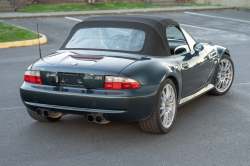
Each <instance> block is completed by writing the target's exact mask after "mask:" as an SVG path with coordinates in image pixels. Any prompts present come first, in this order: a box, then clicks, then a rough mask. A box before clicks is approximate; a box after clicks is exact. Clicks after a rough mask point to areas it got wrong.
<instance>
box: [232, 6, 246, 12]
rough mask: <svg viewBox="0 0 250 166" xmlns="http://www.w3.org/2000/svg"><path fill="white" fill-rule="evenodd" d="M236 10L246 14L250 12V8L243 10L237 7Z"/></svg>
mask: <svg viewBox="0 0 250 166" xmlns="http://www.w3.org/2000/svg"><path fill="white" fill-rule="evenodd" d="M235 9H236V10H238V11H246V12H250V8H244V7H243V8H241V7H237V8H235Z"/></svg>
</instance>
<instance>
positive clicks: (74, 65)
mask: <svg viewBox="0 0 250 166" xmlns="http://www.w3.org/2000/svg"><path fill="white" fill-rule="evenodd" d="M77 65H78V63H76V62H73V63H71V64H70V66H72V67H76V66H77Z"/></svg>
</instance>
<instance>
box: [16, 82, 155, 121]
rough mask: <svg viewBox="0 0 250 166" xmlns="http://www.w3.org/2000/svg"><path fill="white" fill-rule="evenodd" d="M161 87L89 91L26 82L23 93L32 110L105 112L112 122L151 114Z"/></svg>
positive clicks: (76, 112)
mask: <svg viewBox="0 0 250 166" xmlns="http://www.w3.org/2000/svg"><path fill="white" fill-rule="evenodd" d="M158 88H159V84H157V85H147V86H142V87H141V88H139V89H135V90H122V91H121V90H98V89H89V90H88V89H84V88H69V87H58V86H47V85H39V84H32V83H27V82H24V83H23V85H22V86H21V88H20V95H21V98H22V100H23V103H24V104H25V106H26V107H27V108H29V109H30V110H32V111H36V110H37V108H40V107H42V108H51V109H53V110H55V111H58V112H62V113H65V114H83V115H86V114H89V113H103V115H104V117H105V118H106V119H107V120H109V121H137V120H141V119H145V118H148V117H149V116H150V115H151V113H152V111H153V108H154V105H155V102H156V96H158V95H157V90H158Z"/></svg>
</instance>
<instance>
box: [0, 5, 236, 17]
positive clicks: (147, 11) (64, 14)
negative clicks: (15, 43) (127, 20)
mask: <svg viewBox="0 0 250 166" xmlns="http://www.w3.org/2000/svg"><path fill="white" fill-rule="evenodd" d="M232 9H235V8H234V7H218V6H216V7H215V6H207V7H173V8H147V9H126V10H98V11H76V12H51V13H18V12H16V13H9V14H8V13H6V14H5V15H3V14H2V16H0V20H6V19H31V18H49V17H69V16H98V15H122V14H152V13H173V12H185V11H189V12H197V11H215V10H232Z"/></svg>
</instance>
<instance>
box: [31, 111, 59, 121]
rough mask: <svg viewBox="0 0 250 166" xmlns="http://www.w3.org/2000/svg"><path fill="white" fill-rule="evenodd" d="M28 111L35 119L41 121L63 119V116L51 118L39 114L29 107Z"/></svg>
mask: <svg viewBox="0 0 250 166" xmlns="http://www.w3.org/2000/svg"><path fill="white" fill-rule="evenodd" d="M27 111H28V113H29V115H30V117H31V118H33V119H34V120H37V121H40V122H55V121H58V120H59V119H61V117H59V118H50V117H46V116H44V115H38V114H37V113H36V112H34V111H31V110H29V109H27Z"/></svg>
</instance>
